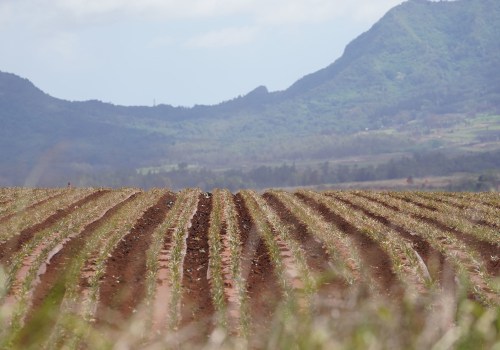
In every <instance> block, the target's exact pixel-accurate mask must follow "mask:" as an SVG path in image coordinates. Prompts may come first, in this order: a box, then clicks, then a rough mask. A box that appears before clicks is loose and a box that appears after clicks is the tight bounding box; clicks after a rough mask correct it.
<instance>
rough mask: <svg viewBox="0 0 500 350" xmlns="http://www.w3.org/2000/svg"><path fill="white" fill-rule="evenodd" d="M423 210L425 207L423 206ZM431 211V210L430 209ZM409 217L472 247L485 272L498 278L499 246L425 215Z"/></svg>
mask: <svg viewBox="0 0 500 350" xmlns="http://www.w3.org/2000/svg"><path fill="white" fill-rule="evenodd" d="M390 197H391V198H395V199H399V200H403V201H405V202H407V203H408V204H411V205H415V206H418V207H422V206H421V205H419V204H420V203H416V202H414V201H412V200H411V199H410V198H402V197H399V196H398V197H395V196H394V197H393V196H390ZM424 207H425V209H428V208H426V207H427V206H424ZM431 210H432V209H431ZM408 215H410V216H411V217H413V218H414V219H416V220H421V221H424V222H426V223H428V224H430V225H433V226H435V227H436V228H438V229H439V230H441V231H444V232H449V233H451V234H453V235H454V236H455V237H457V238H458V239H459V240H460V241H462V242H464V243H465V244H467V245H468V246H471V247H473V249H474V250H475V251H476V252H478V253H479V255H480V256H481V258H482V259H483V261H484V266H485V268H486V271H487V272H488V273H489V274H491V275H493V276H495V277H498V276H500V259H499V258H500V245H495V244H492V243H489V242H486V241H482V240H479V239H478V238H476V237H474V236H473V235H471V234H469V233H466V232H462V231H460V230H457V229H455V228H453V227H449V226H447V225H446V224H444V223H443V222H441V221H439V220H436V219H434V218H431V217H427V216H425V215H419V214H414V213H408Z"/></svg>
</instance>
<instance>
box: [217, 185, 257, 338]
mask: <svg viewBox="0 0 500 350" xmlns="http://www.w3.org/2000/svg"><path fill="white" fill-rule="evenodd" d="M218 195H220V196H221V201H222V206H223V217H224V222H225V224H226V237H225V238H226V240H225V242H227V245H228V246H227V247H225V249H228V250H229V257H230V263H229V270H230V273H229V275H230V276H229V279H230V280H231V281H232V282H233V283H234V284H235V285H236V291H237V293H238V298H237V301H236V304H237V305H236V307H238V308H239V320H238V321H239V322H238V325H237V329H238V332H239V334H240V335H243V336H244V337H246V336H248V330H249V324H250V317H249V312H248V300H247V299H248V297H247V294H246V288H245V281H244V279H243V277H242V273H241V257H242V242H241V240H240V232H239V227H238V218H237V211H236V206H235V205H234V201H233V195H232V194H231V192H229V191H228V190H220V191H218Z"/></svg>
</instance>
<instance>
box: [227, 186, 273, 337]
mask: <svg viewBox="0 0 500 350" xmlns="http://www.w3.org/2000/svg"><path fill="white" fill-rule="evenodd" d="M234 203H235V205H236V210H237V212H238V225H239V229H240V230H239V231H240V232H241V242H242V245H243V246H242V256H241V271H242V276H243V279H244V280H245V284H246V293H247V296H248V309H249V314H250V320H251V323H252V325H251V327H252V328H253V332H252V333H254V332H255V334H263V333H264V332H265V331H266V330H268V328H269V327H268V326H269V325H270V322H271V319H272V315H273V312H274V311H275V309H276V307H277V305H278V302H279V300H280V298H281V292H280V290H281V287H280V285H279V283H278V282H277V281H276V277H275V276H276V274H275V271H274V265H273V263H272V261H271V256H270V254H269V251H268V249H267V247H266V244H265V242H264V240H263V239H261V238H260V236H259V234H258V233H257V230H256V228H255V225H254V223H253V220H252V217H251V216H250V212H249V211H248V208H247V206H246V205H245V201H244V199H243V196H242V195H241V193H237V194H236V195H235V196H234ZM254 340H255V341H258V337H257V338H256V339H254Z"/></svg>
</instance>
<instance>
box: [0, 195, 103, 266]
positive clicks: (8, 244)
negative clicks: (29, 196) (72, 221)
mask: <svg viewBox="0 0 500 350" xmlns="http://www.w3.org/2000/svg"><path fill="white" fill-rule="evenodd" d="M107 192H109V190H99V191H96V192H93V193H91V194H90V195H88V196H86V197H85V198H82V199H80V200H79V201H77V202H75V203H73V204H71V205H69V206H68V207H66V208H64V209H61V210H58V211H57V212H56V213H55V214H52V215H51V216H49V217H48V218H46V219H45V220H44V221H42V222H40V223H39V224H36V225H33V226H31V227H28V228H26V229H25V230H23V231H21V233H20V234H19V235H16V236H14V237H12V238H10V239H9V240H7V241H5V242H4V243H1V244H0V264H1V265H8V264H10V259H11V258H12V256H13V255H14V254H15V253H17V252H18V251H19V250H21V248H22V247H23V245H24V244H25V243H26V242H28V241H29V240H30V239H32V238H33V237H34V236H35V235H36V234H37V233H38V232H40V231H43V230H45V229H46V228H48V227H50V226H52V225H54V224H55V223H56V222H58V221H59V220H61V219H62V218H64V217H65V216H67V215H69V214H71V213H72V212H74V211H75V210H76V209H77V208H78V207H80V206H82V205H84V204H86V203H89V202H91V201H93V200H96V199H97V198H99V197H101V196H102V195H104V194H105V193H107Z"/></svg>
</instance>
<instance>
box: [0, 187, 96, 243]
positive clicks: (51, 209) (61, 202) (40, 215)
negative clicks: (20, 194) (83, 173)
mask: <svg viewBox="0 0 500 350" xmlns="http://www.w3.org/2000/svg"><path fill="white" fill-rule="evenodd" d="M92 192H95V189H81V190H72V191H70V192H69V193H68V195H67V196H62V197H59V198H57V200H54V201H48V202H47V203H45V204H44V205H43V206H41V207H36V208H32V209H27V210H24V211H21V212H19V213H17V214H15V215H14V216H12V217H11V218H9V219H8V220H6V221H5V222H3V223H2V225H0V242H1V241H5V240H7V239H9V238H10V237H13V236H16V235H18V234H19V233H20V232H21V231H23V230H24V229H26V228H28V227H31V226H35V225H36V224H39V223H40V222H42V221H43V220H45V219H46V218H48V217H49V216H51V215H53V214H55V213H56V212H57V210H58V209H60V208H65V207H67V206H70V205H71V204H72V203H75V202H77V201H78V200H80V199H82V198H84V197H86V196H87V195H89V194H90V193H92Z"/></svg>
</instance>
